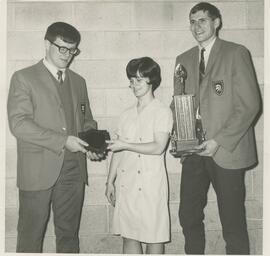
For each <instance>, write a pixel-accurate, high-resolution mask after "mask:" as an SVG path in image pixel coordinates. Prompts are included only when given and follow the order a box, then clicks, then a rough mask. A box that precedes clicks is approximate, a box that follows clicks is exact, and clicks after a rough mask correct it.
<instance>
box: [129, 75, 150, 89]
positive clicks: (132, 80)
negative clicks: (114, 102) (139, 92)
mask: <svg viewBox="0 0 270 256" xmlns="http://www.w3.org/2000/svg"><path fill="white" fill-rule="evenodd" d="M146 79H147V78H145V77H131V78H130V79H129V88H132V87H135V86H138V85H140V84H141V82H143V81H144V82H145V83H146V84H149V82H147V81H146Z"/></svg>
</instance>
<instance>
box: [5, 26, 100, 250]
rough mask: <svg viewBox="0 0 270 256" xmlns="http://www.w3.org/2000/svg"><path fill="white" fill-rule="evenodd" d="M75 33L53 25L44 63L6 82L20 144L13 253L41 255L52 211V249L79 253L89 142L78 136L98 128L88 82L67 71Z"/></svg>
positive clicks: (13, 128) (75, 48)
mask: <svg viewBox="0 0 270 256" xmlns="http://www.w3.org/2000/svg"><path fill="white" fill-rule="evenodd" d="M80 40H81V36H80V33H79V32H78V31H77V29H75V28H74V27H73V26H71V25H69V24H67V23H63V22H56V23H53V24H52V25H50V26H49V27H48V29H47V32H46V34H45V41H44V42H45V51H46V54H45V58H44V59H43V60H41V61H39V62H38V63H37V64H35V65H33V66H30V67H27V68H25V69H22V70H19V71H16V72H15V73H14V74H13V76H12V78H11V83H10V90H9V96H8V119H9V125H10V130H11V132H12V133H13V135H14V136H15V137H16V139H17V152H18V166H17V186H18V188H19V221H18V227H17V229H18V237H17V252H36V253H38V252H42V242H43V239H44V233H45V230H46V225H47V222H48V218H49V213H50V207H51V206H52V209H53V215H54V216H53V217H54V226H55V234H56V251H57V252H61V253H71V252H72V253H77V252H79V239H78V230H79V224H80V217H81V209H82V205H83V198H84V188H85V183H87V170H86V156H85V154H86V153H87V155H88V157H89V158H90V159H91V160H97V159H99V158H100V157H101V156H100V155H97V154H95V153H92V152H86V150H85V148H84V146H87V145H88V144H87V143H86V142H84V141H82V140H81V139H79V138H78V137H77V134H78V132H80V131H85V130H87V129H90V128H96V127H97V124H96V122H95V121H94V120H93V117H92V113H91V110H90V106H89V100H88V95H87V89H86V83H85V80H84V79H83V78H82V77H81V76H80V75H78V74H76V73H74V72H73V71H71V70H70V69H69V68H68V66H69V65H70V63H71V61H72V59H73V58H74V57H75V56H76V55H78V54H79V52H80V51H79V49H78V45H79V43H80Z"/></svg>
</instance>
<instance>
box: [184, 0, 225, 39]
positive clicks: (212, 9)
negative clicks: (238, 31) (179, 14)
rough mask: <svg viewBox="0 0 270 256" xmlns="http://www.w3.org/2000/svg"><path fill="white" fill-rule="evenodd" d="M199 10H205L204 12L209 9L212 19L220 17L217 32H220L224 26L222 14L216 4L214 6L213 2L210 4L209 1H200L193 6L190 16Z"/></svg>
mask: <svg viewBox="0 0 270 256" xmlns="http://www.w3.org/2000/svg"><path fill="white" fill-rule="evenodd" d="M198 11H204V12H206V11H207V12H208V16H209V17H210V18H211V19H212V20H215V19H216V18H218V19H219V20H220V25H219V26H218V28H217V34H218V32H219V30H220V29H221V27H222V16H221V14H220V11H219V9H218V8H217V7H216V6H214V5H213V4H210V3H207V2H200V3H198V4H196V5H195V6H193V7H192V8H191V10H190V12H189V17H190V16H191V14H194V13H196V12H198Z"/></svg>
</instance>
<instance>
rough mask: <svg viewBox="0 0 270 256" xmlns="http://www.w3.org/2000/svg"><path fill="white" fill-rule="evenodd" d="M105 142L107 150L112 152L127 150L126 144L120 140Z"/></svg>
mask: <svg viewBox="0 0 270 256" xmlns="http://www.w3.org/2000/svg"><path fill="white" fill-rule="evenodd" d="M106 142H107V143H108V144H109V146H108V149H110V150H111V151H113V152H117V151H122V150H126V149H127V143H126V142H124V141H123V140H121V139H116V140H107V141H106Z"/></svg>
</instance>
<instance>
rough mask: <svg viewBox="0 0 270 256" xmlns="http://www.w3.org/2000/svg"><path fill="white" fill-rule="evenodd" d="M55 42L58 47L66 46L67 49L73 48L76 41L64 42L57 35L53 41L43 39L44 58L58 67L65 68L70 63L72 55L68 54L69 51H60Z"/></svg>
mask: <svg viewBox="0 0 270 256" xmlns="http://www.w3.org/2000/svg"><path fill="white" fill-rule="evenodd" d="M55 44H56V45H58V46H59V47H66V48H68V49H72V48H73V49H74V48H76V46H77V45H76V43H66V42H64V41H63V40H62V39H60V38H59V37H57V38H56V40H55V41H54V42H53V43H51V42H49V41H48V40H45V48H46V59H47V60H48V62H50V63H51V64H53V65H54V66H55V67H56V68H58V69H63V68H66V67H67V66H68V64H69V63H70V61H71V59H72V57H73V55H72V54H70V52H69V51H67V52H66V53H60V52H59V47H57V46H56V45H55Z"/></svg>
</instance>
